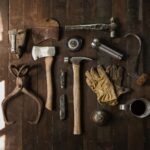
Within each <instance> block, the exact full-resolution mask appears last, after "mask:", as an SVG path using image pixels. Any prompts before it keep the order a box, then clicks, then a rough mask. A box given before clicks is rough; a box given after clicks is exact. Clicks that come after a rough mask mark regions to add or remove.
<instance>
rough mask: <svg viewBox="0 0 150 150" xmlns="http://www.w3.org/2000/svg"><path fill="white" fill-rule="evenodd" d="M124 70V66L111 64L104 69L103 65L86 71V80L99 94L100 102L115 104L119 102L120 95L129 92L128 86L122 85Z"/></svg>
mask: <svg viewBox="0 0 150 150" xmlns="http://www.w3.org/2000/svg"><path fill="white" fill-rule="evenodd" d="M123 73H124V70H123V68H122V67H120V66H119V67H118V66H116V65H110V66H108V67H107V68H106V70H104V68H103V67H102V66H100V65H99V66H97V69H94V68H91V69H90V71H86V73H85V76H86V82H87V85H88V86H89V87H90V88H91V89H92V91H93V92H94V93H95V94H96V95H97V100H98V102H99V103H106V104H108V105H111V106H114V105H117V104H118V97H119V96H120V95H122V94H125V93H127V92H129V89H128V88H124V87H122V86H121V84H122V79H123Z"/></svg>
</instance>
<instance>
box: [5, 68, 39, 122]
mask: <svg viewBox="0 0 150 150" xmlns="http://www.w3.org/2000/svg"><path fill="white" fill-rule="evenodd" d="M9 71H10V72H11V74H12V75H13V76H14V77H15V78H16V87H15V88H14V90H13V91H12V92H11V93H10V94H9V95H8V96H6V98H5V99H4V100H3V101H2V111H3V116H4V121H5V123H6V125H10V124H13V123H15V122H16V121H8V118H7V114H6V110H7V104H8V102H10V100H13V97H15V96H17V95H18V94H19V93H24V94H26V95H28V96H29V97H31V98H32V99H33V100H34V101H35V102H36V103H37V106H38V114H37V117H36V119H35V120H34V121H28V123H30V124H37V123H38V122H39V119H40V117H41V113H42V101H41V99H40V98H39V97H37V96H35V95H34V94H33V93H32V92H30V91H29V90H28V89H26V83H27V77H26V75H27V73H28V71H29V66H27V65H22V66H21V67H20V68H19V69H18V68H17V67H16V66H15V65H10V66H9Z"/></svg>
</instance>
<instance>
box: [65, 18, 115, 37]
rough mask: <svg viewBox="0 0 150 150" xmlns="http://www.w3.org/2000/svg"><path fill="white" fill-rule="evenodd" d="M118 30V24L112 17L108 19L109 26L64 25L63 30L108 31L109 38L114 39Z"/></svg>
mask: <svg viewBox="0 0 150 150" xmlns="http://www.w3.org/2000/svg"><path fill="white" fill-rule="evenodd" d="M117 28H118V23H117V22H116V20H115V19H114V17H112V18H111V19H110V23H109V24H102V23H101V24H99V23H98V24H85V25H66V26H65V30H101V31H102V30H109V31H110V37H111V38H114V37H116V30H117Z"/></svg>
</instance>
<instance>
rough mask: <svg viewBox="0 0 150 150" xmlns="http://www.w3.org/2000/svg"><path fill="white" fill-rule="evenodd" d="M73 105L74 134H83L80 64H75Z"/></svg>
mask: <svg viewBox="0 0 150 150" xmlns="http://www.w3.org/2000/svg"><path fill="white" fill-rule="evenodd" d="M73 74H74V79H73V107H74V129H73V134H74V135H79V134H81V118H80V65H79V64H73Z"/></svg>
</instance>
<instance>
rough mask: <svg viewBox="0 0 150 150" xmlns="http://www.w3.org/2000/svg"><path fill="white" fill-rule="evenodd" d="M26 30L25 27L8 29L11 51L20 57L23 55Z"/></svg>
mask: <svg viewBox="0 0 150 150" xmlns="http://www.w3.org/2000/svg"><path fill="white" fill-rule="evenodd" d="M26 32H27V31H26V30H25V29H12V30H9V31H8V34H9V41H10V44H11V47H10V50H11V53H14V54H15V55H16V57H17V58H18V59H19V58H20V57H21V56H22V53H23V50H24V46H25V40H26Z"/></svg>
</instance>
